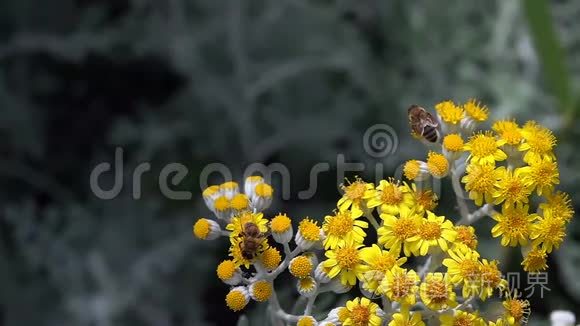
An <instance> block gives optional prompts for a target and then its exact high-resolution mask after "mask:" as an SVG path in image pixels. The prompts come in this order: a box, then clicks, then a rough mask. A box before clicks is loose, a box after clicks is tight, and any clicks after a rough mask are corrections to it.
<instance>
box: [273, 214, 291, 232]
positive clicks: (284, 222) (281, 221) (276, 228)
mask: <svg viewBox="0 0 580 326" xmlns="http://www.w3.org/2000/svg"><path fill="white" fill-rule="evenodd" d="M291 226H292V221H291V220H290V218H289V217H288V216H286V215H283V214H279V215H276V216H274V218H273V219H272V221H271V222H270V227H271V228H272V232H274V233H284V232H286V231H288V230H289V229H290V227H291Z"/></svg>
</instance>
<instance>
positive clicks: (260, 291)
mask: <svg viewBox="0 0 580 326" xmlns="http://www.w3.org/2000/svg"><path fill="white" fill-rule="evenodd" d="M272 291H274V290H273V288H272V283H270V282H268V281H266V280H259V281H256V282H254V283H252V284H250V287H249V292H250V297H251V298H252V299H254V300H255V301H258V302H264V301H266V300H268V299H270V297H271V296H272Z"/></svg>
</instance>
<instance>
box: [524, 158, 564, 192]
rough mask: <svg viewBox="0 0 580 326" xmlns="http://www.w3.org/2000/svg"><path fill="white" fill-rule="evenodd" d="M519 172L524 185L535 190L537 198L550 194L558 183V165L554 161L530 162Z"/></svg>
mask: <svg viewBox="0 0 580 326" xmlns="http://www.w3.org/2000/svg"><path fill="white" fill-rule="evenodd" d="M521 170H522V175H523V178H524V182H525V183H526V185H527V186H530V187H531V188H532V189H536V192H537V193H538V195H539V196H542V194H550V193H552V191H553V190H554V186H555V185H557V184H559V183H560V173H559V172H558V164H556V162H554V161H550V160H536V161H531V162H530V165H529V166H526V167H523V168H521Z"/></svg>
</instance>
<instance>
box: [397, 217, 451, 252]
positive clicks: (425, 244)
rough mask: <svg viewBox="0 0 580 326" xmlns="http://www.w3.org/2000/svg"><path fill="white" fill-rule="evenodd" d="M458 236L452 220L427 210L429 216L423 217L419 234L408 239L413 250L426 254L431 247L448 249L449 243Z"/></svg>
mask: <svg viewBox="0 0 580 326" xmlns="http://www.w3.org/2000/svg"><path fill="white" fill-rule="evenodd" d="M456 237H457V232H455V229H454V228H453V223H451V221H449V220H445V216H437V215H435V214H433V213H432V212H430V211H427V218H423V219H421V221H420V223H419V226H418V230H417V234H416V235H415V236H413V237H411V238H408V239H407V240H406V241H407V242H410V243H411V250H412V251H413V252H414V253H415V254H416V255H420V256H425V255H427V253H428V252H429V248H431V247H439V248H440V249H441V250H443V251H447V250H448V249H449V243H453V241H455V238H456Z"/></svg>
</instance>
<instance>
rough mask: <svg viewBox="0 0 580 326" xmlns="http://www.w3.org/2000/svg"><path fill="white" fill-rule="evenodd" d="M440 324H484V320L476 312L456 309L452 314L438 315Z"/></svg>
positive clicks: (467, 325) (464, 325)
mask: <svg viewBox="0 0 580 326" xmlns="http://www.w3.org/2000/svg"><path fill="white" fill-rule="evenodd" d="M439 321H440V322H441V326H485V321H484V320H483V319H482V318H481V317H479V315H478V314H477V312H476V313H469V312H465V311H462V310H456V311H455V312H454V313H453V314H444V315H441V316H440V317H439Z"/></svg>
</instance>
